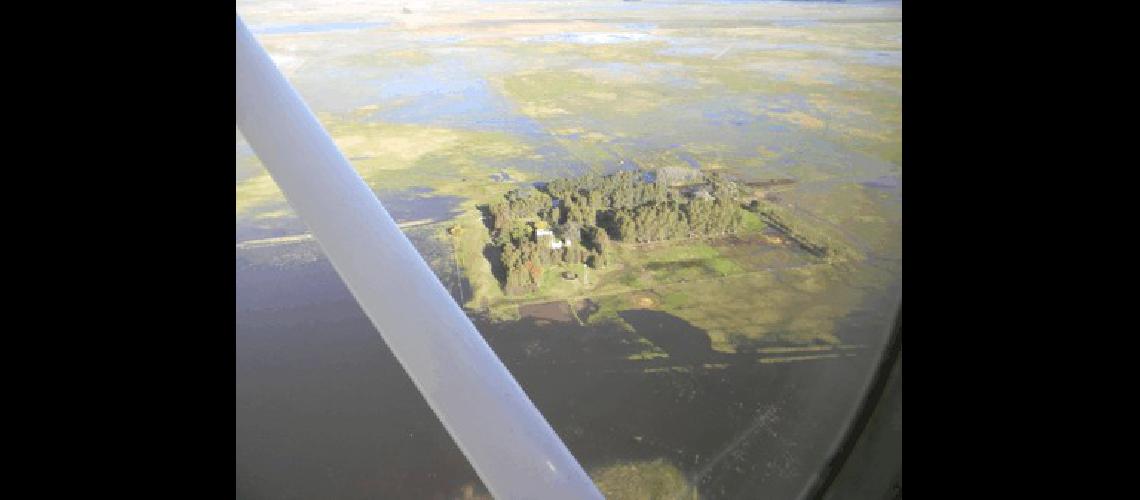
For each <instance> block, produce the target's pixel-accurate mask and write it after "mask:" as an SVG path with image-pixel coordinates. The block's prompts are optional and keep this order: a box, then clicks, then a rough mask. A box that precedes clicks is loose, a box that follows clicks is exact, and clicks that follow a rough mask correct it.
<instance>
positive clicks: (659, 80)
mask: <svg viewBox="0 0 1140 500" xmlns="http://www.w3.org/2000/svg"><path fill="white" fill-rule="evenodd" d="M310 4H311V5H310ZM404 7H405V3H401V2H394V1H389V0H380V1H375V2H371V1H370V2H356V1H353V0H348V1H345V2H317V1H315V0H301V1H299V2H288V3H282V2H278V1H276V0H243V1H241V2H239V5H238V10H239V13H241V14H242V16H243V18H244V19H245V20H246V22H247V24H248V25H249V26H250V28H251V30H252V31H253V32H254V34H255V35H256V36H257V37H258V38H259V40H261V41H262V43H263V44H264V45H265V46H266V48H267V50H269V52H270V53H271V55H272V56H273V57H274V59H275V60H276V61H277V62H278V64H279V66H280V67H281V69H282V71H283V72H284V73H285V74H286V76H287V77H288V78H289V79H290V81H291V82H292V83H293V84H294V85H295V86H296V87H297V89H298V91H299V92H300V93H301V94H302V96H303V97H304V98H305V100H306V102H307V103H308V104H309V105H310V107H311V108H312V109H313V110H314V111H315V112H316V113H317V114H318V117H319V118H320V119H321V120H322V123H324V124H325V125H326V126H327V127H329V128H330V131H332V132H331V133H333V135H334V137H335V138H336V139H337V140H338V143H341V144H343V145H342V149H344V152H345V155H346V156H347V157H348V158H349V160H350V161H351V162H353V164H354V166H355V167H357V169H358V170H359V171H361V174H362V176H363V177H364V178H365V179H366V180H367V181H368V182H369V183H370V185H372V187H373V188H374V190H375V191H376V193H377V195H378V197H379V198H380V199H381V201H382V202H383V203H384V205H385V207H386V208H387V209H388V211H389V213H390V214H391V215H392V216H393V217H394V218H395V219H396V221H397V222H399V223H401V224H404V225H405V229H404V230H405V233H406V234H407V235H408V236H409V238H410V239H411V241H412V242H413V244H414V245H415V246H416V248H417V249H418V250H419V251H420V252H421V254H423V255H424V256H425V259H426V260H427V261H428V263H429V264H430V265H431V267H432V269H433V270H434V271H435V272H436V274H437V275H438V277H439V279H440V281H441V283H442V284H443V285H444V286H445V288H447V289H448V290H449V292H450V293H451V294H452V295H453V296H454V297H455V298H456V299H457V300H459V301H460V302H463V301H464V299H465V298H470V297H471V284H470V283H469V282H468V281H467V279H465V277H464V276H462V275H461V274H460V272H459V270H458V261H457V259H456V257H455V255H454V254H453V247H452V243H451V242H450V240H448V239H447V238H445V237H441V235H443V234H445V233H444V229H445V228H446V227H449V226H450V225H452V224H454V221H455V220H456V217H457V216H460V215H461V214H464V213H467V211H471V210H474V208H473V204H472V200H473V199H474V197H476V196H479V195H480V193H486V192H494V190H495V189H497V188H499V187H507V186H511V185H516V184H517V185H529V184H532V183H535V182H541V181H543V180H548V179H549V178H551V177H553V176H559V175H567V174H576V173H582V172H585V171H588V170H597V171H602V172H609V171H614V170H619V169H632V168H637V166H638V165H644V164H647V163H651V164H657V165H665V164H667V165H669V166H673V167H681V168H692V169H719V170H721V171H724V172H725V173H727V174H729V175H732V176H736V177H737V178H740V179H742V180H745V181H764V180H770V179H791V180H794V181H795V183H794V184H793V185H790V186H779V187H777V188H774V189H773V190H772V191H771V192H769V193H768V194H767V198H768V199H769V200H777V202H778V203H780V204H782V205H785V206H786V207H787V208H788V209H789V210H792V211H794V213H795V214H797V215H798V216H800V217H801V218H802V219H803V220H805V221H808V222H810V223H812V224H814V225H817V226H819V227H821V228H826V229H828V230H831V231H833V232H834V234H837V235H839V236H840V237H841V238H842V239H844V240H846V241H847V242H848V243H849V244H850V245H852V246H853V247H855V248H857V249H858V250H859V251H861V252H863V253H865V254H866V255H867V260H866V261H864V262H862V263H860V264H858V265H857V266H856V267H857V269H856V270H855V271H852V272H850V273H848V274H840V275H839V277H838V278H835V277H831V275H826V276H829V277H827V278H824V277H822V276H825V274H819V275H813V274H810V272H811V269H801V268H811V267H812V266H813V265H814V262H813V261H811V259H810V257H809V256H807V255H806V254H804V253H803V252H800V253H795V252H792V251H789V250H786V249H783V248H780V247H776V246H773V245H769V244H766V243H764V242H765V241H767V239H766V238H761V237H751V238H742V239H741V240H742V242H739V243H737V244H733V245H727V244H726V245H719V246H717V249H716V251H717V252H718V255H719V256H720V258H721V259H723V260H725V261H731V262H732V263H735V265H737V266H739V268H741V269H743V270H744V271H747V272H748V273H753V274H755V275H756V276H754V277H752V278H749V280H751V281H749V282H748V283H747V284H746V285H733V284H732V283H737V282H730V281H725V282H724V284H723V285H716V286H712V287H709V286H706V287H705V288H688V287H692V286H693V285H694V283H692V282H682V283H680V284H670V285H669V289H668V290H649V291H647V292H645V296H646V297H652V300H651V301H649V305H644V304H638V303H637V301H635V300H630V301H629V303H628V304H626V305H623V306H620V307H617V308H616V309H617V310H616V311H615V310H613V309H614V306H613V303H614V301H613V300H612V297H590V298H589V299H588V300H581V301H577V302H576V303H577V304H578V305H577V306H570V305H568V304H567V303H566V302H564V301H563V302H561V303H559V302H547V303H538V304H529V305H525V306H523V307H520V308H519V313H520V318H519V319H517V320H506V321H504V320H499V321H492V320H491V319H490V318H489V317H485V316H483V314H482V313H476V312H470V313H469V314H471V316H472V319H473V321H474V322H475V324H476V326H477V327H478V329H479V331H480V332H481V333H482V334H483V336H484V337H485V338H486V339H487V341H488V342H489V343H490V345H491V346H492V348H493V349H494V350H495V352H496V353H497V354H498V355H499V356H500V357H501V358H502V359H503V361H504V363H505V364H506V365H507V367H508V368H509V369H510V370H511V372H512V373H513V374H514V375H515V377H516V378H517V379H518V381H519V383H520V384H521V385H522V386H523V388H524V389H525V390H526V391H527V393H528V395H529V396H530V397H531V398H532V400H533V401H534V402H535V404H536V405H537V406H538V408H539V410H540V411H542V413H543V415H544V416H545V417H546V418H547V420H548V421H549V422H550V423H551V425H552V426H553V427H554V428H555V430H556V431H557V432H558V434H559V436H561V437H562V439H563V440H564V441H565V442H566V444H567V446H569V448H570V450H571V451H572V452H573V454H574V455H575V457H577V458H578V459H579V461H580V462H581V463H582V464H583V466H584V467H585V468H586V469H587V470H588V471H590V472H591V473H596V472H598V471H603V470H607V468H611V467H613V466H624V465H632V466H634V467H641V466H643V465H644V464H649V463H664V464H667V466H668V467H669V468H672V469H675V470H676V471H679V474H680V476H682V477H683V481H684V483H685V484H687V485H688V486H689V487H690V488H692V489H693V490H695V491H696V493H697V494H699V496H700V497H701V498H710V499H732V498H777V499H783V498H797V497H801V496H802V495H803V494H804V493H805V492H806V491H807V490H808V489H809V488H810V487H811V485H812V484H813V482H814V481H815V480H816V479H817V475H818V473H819V472H820V470H821V468H822V466H823V465H824V464H826V463H827V462H828V460H830V459H831V457H832V454H833V453H834V452H835V450H836V446H837V445H838V444H839V440H840V439H841V437H842V436H843V433H844V431H845V425H846V423H847V422H848V421H850V419H851V418H852V416H853V415H854V412H855V410H856V409H857V405H858V404H859V402H860V401H861V399H862V397H863V395H864V392H865V390H866V388H867V385H868V384H869V382H870V375H871V373H872V371H873V369H874V367H875V366H876V364H877V363H878V362H879V360H880V356H881V354H882V347H883V346H884V345H885V344H886V342H887V337H888V333H889V330H890V327H891V322H892V320H893V319H894V315H895V311H896V309H897V307H898V306H899V303H900V279H901V278H900V276H901V238H900V235H901V229H900V225H901V210H902V209H901V203H902V201H901V197H902V174H901V171H902V166H901V139H900V136H901V75H900V74H899V68H900V67H901V64H902V51H901V5H900V4H898V3H897V2H858V3H850V4H848V3H831V2H748V1H736V0H717V1H695V0H669V1H666V0H661V1H650V0H643V1H639V2H620V1H616V0H614V1H600V0H599V1H584V2H575V3H555V2H528V1H518V0H502V1H500V0H495V1H477V2H474V1H473V2H466V3H464V2H462V1H461V2H457V3H456V4H455V5H454V6H453V5H451V3H446V4H444V3H438V4H437V3H422V4H411V5H410V6H409V7H408V8H407V11H408V12H405V9H404ZM306 9H307V10H306ZM236 155H237V169H236V170H237V172H236V177H237V185H238V188H237V191H238V211H237V224H236V226H237V227H236V236H237V242H238V248H237V256H236V266H235V271H236V287H237V303H236V344H237V345H236V347H237V351H236V353H237V359H236V407H237V408H236V409H237V414H236V427H237V432H236V440H237V443H236V453H237V457H236V458H237V460H236V469H237V470H236V477H237V496H238V497H239V498H243V499H259V498H273V499H277V498H286V499H288V498H296V499H308V498H349V499H351V498H377V497H382V498H415V499H420V498H429V499H430V498H441V499H442V498H465V497H470V496H472V495H476V496H477V495H480V494H485V492H486V490H485V488H483V486H482V484H481V483H480V482H479V479H478V478H477V477H476V475H475V473H474V471H473V470H472V468H471V466H470V465H469V464H468V463H467V461H466V459H465V458H464V457H463V455H462V454H461V453H460V451H459V450H458V448H457V447H456V445H455V444H454V442H453V441H452V440H451V438H450V436H448V435H447V433H446V431H445V430H444V429H443V427H442V426H441V425H440V423H439V422H438V420H437V419H436V417H435V415H434V414H433V413H432V412H431V410H430V409H429V408H428V406H427V404H426V403H425V402H424V401H423V399H422V397H421V396H420V395H419V394H418V392H417V391H416V389H415V387H414V386H413V385H412V383H411V381H410V380H409V379H408V377H407V375H406V374H405V373H404V371H403V370H402V369H401V368H400V366H399V364H398V363H397V362H396V360H395V358H394V357H393V355H392V353H391V352H390V351H389V350H388V348H387V347H386V345H385V344H384V343H383V341H382V339H381V337H380V336H379V334H378V333H377V332H376V331H375V328H374V327H373V326H372V325H371V324H370V322H369V321H368V319H367V318H366V317H365V316H364V314H363V312H362V311H361V310H360V308H359V307H358V306H357V305H356V303H355V301H354V300H353V298H352V297H351V295H350V294H349V292H348V290H347V289H346V288H345V286H344V285H343V283H342V282H341V281H340V279H339V277H338V276H337V275H336V272H335V271H334V270H333V268H332V266H331V264H330V263H329V262H328V261H327V260H326V259H325V257H324V256H323V254H322V253H321V251H320V248H319V246H318V245H317V244H316V242H314V241H312V240H311V239H310V238H306V232H307V229H306V227H305V225H304V223H303V222H302V221H300V220H299V219H298V218H297V217H296V216H295V214H293V213H292V211H291V210H290V209H289V207H288V204H287V203H286V202H285V201H284V198H283V197H281V196H280V194H279V193H277V192H276V191H275V189H276V188H275V186H274V185H273V184H272V181H271V179H269V178H268V175H267V174H266V173H265V171H264V169H263V168H262V167H261V165H260V164H259V163H258V162H257V160H256V157H255V156H254V155H253V152H252V150H251V149H250V148H249V146H248V145H247V144H245V142H244V140H243V139H242V138H241V136H240V134H239V137H238V145H237V151H236ZM469 197H470V198H469ZM668 262H671V264H665V263H661V262H652V263H649V264H647V265H646V266H645V269H646V272H647V273H649V274H654V273H658V274H662V275H665V274H668V273H669V272H670V271H677V272H678V274H679V275H681V274H683V275H684V276H690V277H691V276H697V277H704V276H706V275H711V274H714V272H713V271H712V270H709V271H708V272H707V273H706V272H705V271H702V269H703V266H706V265H707V261H704V260H701V259H695V258H694V259H688V258H683V259H679V260H673V261H668ZM718 262H721V261H718ZM686 266H691V267H693V269H684V268H685V267H686ZM698 268H700V269H698ZM801 270H803V271H804V273H803V274H796V273H797V272H798V271H801ZM698 271H699V272H698ZM769 271H771V274H765V273H768V272H769ZM685 273H688V274H685ZM694 281H695V280H694ZM832 288H834V289H835V290H839V291H834V292H833V291H832ZM686 291H689V293H690V295H697V294H704V295H708V297H705V298H707V299H710V300H707V301H705V302H703V303H702V304H705V305H707V304H710V303H711V302H715V303H716V304H713V305H720V304H727V306H726V307H725V308H724V309H723V310H721V309H716V311H718V312H716V313H710V314H706V315H703V316H702V315H701V314H698V313H695V312H694V311H693V310H692V309H688V310H685V309H683V308H682V309H677V307H681V306H677V305H676V304H673V303H669V304H665V303H666V302H669V301H670V300H680V299H678V298H677V297H680V296H682V295H683V294H684V292H686ZM710 301H711V302H710ZM734 304H735V305H734ZM671 307H672V308H673V309H670V308H671ZM726 316H727V317H726ZM598 318H601V319H598ZM607 318H608V319H607ZM685 318H688V319H685ZM726 324H727V325H731V328H730V331H728V332H725V331H723V330H724V329H725V328H726V327H724V325H726ZM710 325H711V326H710ZM717 328H720V331H718V330H717ZM813 329H814V330H819V331H820V332H826V333H827V335H823V334H822V333H821V334H820V335H819V336H818V338H819V339H817V340H813V341H811V342H808V343H806V344H805V343H804V342H793V341H791V340H787V339H795V338H797V337H796V336H797V335H803V333H804V332H805V331H806V332H808V333H811V332H812V331H813ZM758 331H760V332H764V333H765V335H761V336H757V335H756V332H758ZM725 336H727V337H729V338H730V339H731V340H732V342H731V343H732V345H733V348H732V349H724V348H723V344H718V341H722V340H723V338H724V337H725ZM820 339H830V340H820ZM647 346H651V347H652V349H649V350H647ZM647 353H648V354H647ZM640 470H642V471H648V470H649V468H642V469H640ZM646 474H649V472H646ZM646 480H647V481H653V480H655V479H654V478H653V477H648V478H647V479H646ZM676 493H677V496H681V494H682V493H684V492H683V491H676ZM618 498H625V497H618ZM633 498H641V497H637V496H636V495H634V496H633Z"/></svg>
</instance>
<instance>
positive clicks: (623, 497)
mask: <svg viewBox="0 0 1140 500" xmlns="http://www.w3.org/2000/svg"><path fill="white" fill-rule="evenodd" d="M631 439H637V436H631ZM590 478H592V479H593V480H594V484H596V485H597V486H598V489H599V490H601V492H602V494H603V495H605V497H606V498H608V499H611V500H627V499H628V500H635V499H636V500H645V499H658V498H671V499H677V500H697V499H699V498H700V496H699V495H698V493H697V491H696V488H694V487H692V486H691V485H690V484H689V483H688V481H687V480H686V479H685V475H684V474H683V473H682V472H681V470H680V469H678V468H677V467H676V466H674V465H672V464H670V463H669V462H666V461H665V460H663V459H657V460H653V461H643V462H624V463H618V464H614V465H609V466H606V467H600V468H597V469H594V470H592V471H590Z"/></svg>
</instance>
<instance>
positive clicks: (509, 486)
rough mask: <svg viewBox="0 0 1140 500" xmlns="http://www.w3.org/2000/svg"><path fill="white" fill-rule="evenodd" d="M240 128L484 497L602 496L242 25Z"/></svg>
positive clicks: (239, 25) (239, 26)
mask: <svg viewBox="0 0 1140 500" xmlns="http://www.w3.org/2000/svg"><path fill="white" fill-rule="evenodd" d="M237 125H238V128H239V129H241V132H242V134H243V135H245V138H246V140H248V141H249V144H250V146H252V147H253V150H254V151H255V152H256V153H257V156H258V157H259V158H260V159H261V161H262V163H264V164H265V168H266V169H267V170H268V171H269V173H270V175H271V176H272V177H273V180H274V181H275V182H276V183H277V185H278V186H279V187H280V188H281V191H282V192H283V193H284V194H285V198H286V199H288V200H289V204H290V205H292V207H293V209H294V210H296V212H297V214H298V215H300V217H301V219H303V220H304V221H305V223H306V224H307V225H308V227H309V229H310V230H311V231H312V233H313V235H314V236H315V237H316V239H317V241H318V242H319V243H320V245H321V248H322V249H323V250H324V253H325V254H326V255H327V256H328V259H329V261H331V262H332V264H333V267H335V268H336V271H337V273H338V274H340V277H341V279H343V280H344V282H345V284H346V285H348V289H349V290H350V291H351V292H352V295H353V296H354V297H356V300H357V301H358V302H359V303H360V306H361V308H363V309H364V312H365V314H367V315H368V318H369V319H371V320H372V323H373V324H374V325H376V329H377V330H378V331H379V332H380V335H381V337H383V338H384V341H385V342H386V343H387V344H388V346H389V347H390V348H391V349H392V352H393V353H394V354H395V355H396V359H398V360H399V361H400V364H401V365H402V366H403V368H404V370H405V371H406V372H407V373H408V375H409V376H411V378H412V381H413V382H414V383H415V385H416V387H417V388H418V389H419V391H420V393H422V394H423V396H424V399H426V400H427V403H428V405H430V406H431V409H432V410H433V411H435V414H436V415H437V416H438V417H439V419H440V421H442V422H443V426H444V427H445V428H446V429H447V431H448V432H449V433H450V434H451V437H452V438H453V439H454V440H455V442H456V443H457V444H458V445H459V449H461V450H463V454H464V455H466V456H467V460H468V461H470V462H471V465H472V466H473V467H474V468H475V471H476V472H477V473H478V474H479V477H480V478H481V479H482V480H483V484H485V485H486V486H487V488H488V489H489V490H490V492H491V494H493V495H494V496H495V497H497V498H512V499H513V498H543V499H560V498H566V499H570V498H574V499H580V498H602V496H601V494H600V493H599V492H598V490H597V488H596V487H595V486H594V483H593V482H591V481H590V478H589V476H587V475H586V472H585V471H584V470H582V467H581V465H579V464H578V462H577V461H576V460H575V459H574V457H573V456H572V455H571V454H570V451H569V450H567V449H566V446H565V445H564V444H563V443H562V440H560V439H559V438H558V435H557V434H555V433H554V430H553V429H552V428H551V427H550V425H549V424H548V423H547V422H546V420H545V419H544V418H543V417H542V414H541V413H539V412H538V409H537V408H535V407H534V404H533V403H531V401H530V399H529V398H527V396H526V393H524V392H523V390H522V388H521V387H519V384H518V382H516V381H515V379H514V377H512V376H511V374H510V372H509V371H507V368H506V367H505V366H503V363H502V361H500V360H499V358H498V356H496V355H495V353H494V352H493V351H492V350H491V348H490V346H488V345H487V342H486V341H484V340H483V337H482V336H480V335H479V332H478V331H476V330H475V326H474V325H473V324H472V323H471V320H470V319H468V318H467V315H466V314H464V313H463V310H462V309H460V307H459V305H458V304H456V303H455V301H454V300H453V299H452V298H451V296H450V295H448V293H447V291H446V290H445V289H444V287H443V285H442V284H441V283H440V282H439V279H438V278H436V276H435V274H434V273H433V272H432V270H431V268H429V267H428V265H427V263H426V262H424V260H423V258H422V257H421V256H420V254H419V253H418V252H417V251H416V249H415V247H413V246H412V244H411V242H410V241H408V238H407V237H406V236H404V233H403V232H401V231H400V229H399V228H398V227H397V226H396V223H395V221H393V220H392V217H391V216H389V215H388V212H387V210H385V209H384V207H383V206H382V205H381V204H380V201H379V200H378V199H377V198H376V195H375V194H374V193H373V192H372V190H371V189H370V188H369V187H368V185H367V184H365V183H364V181H363V179H361V178H360V176H359V175H357V173H356V171H355V170H353V168H352V166H351V165H349V163H348V161H347V160H346V159H345V157H344V155H342V154H341V152H340V151H339V150H338V149H337V147H336V145H335V144H334V143H333V141H332V138H331V137H329V135H328V133H327V132H326V131H325V130H324V128H322V127H321V125H320V123H319V122H318V121H317V119H316V117H315V116H313V113H312V112H311V111H310V110H309V108H308V106H306V105H305V103H304V101H303V100H302V99H301V97H300V95H298V94H297V92H296V91H295V90H294V89H293V87H292V86H290V85H289V83H288V82H287V81H286V80H285V77H284V76H283V75H281V73H280V71H278V69H277V67H276V66H275V65H274V64H273V62H272V61H271V60H270V58H269V55H268V54H267V53H266V52H265V49H263V48H262V47H261V45H260V44H258V43H257V40H255V39H254V37H253V35H252V34H250V32H249V30H248V29H247V28H246V26H245V24H244V23H243V22H242V20H241V18H240V17H238V19H237ZM392 451H393V452H394V453H398V450H392Z"/></svg>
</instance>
